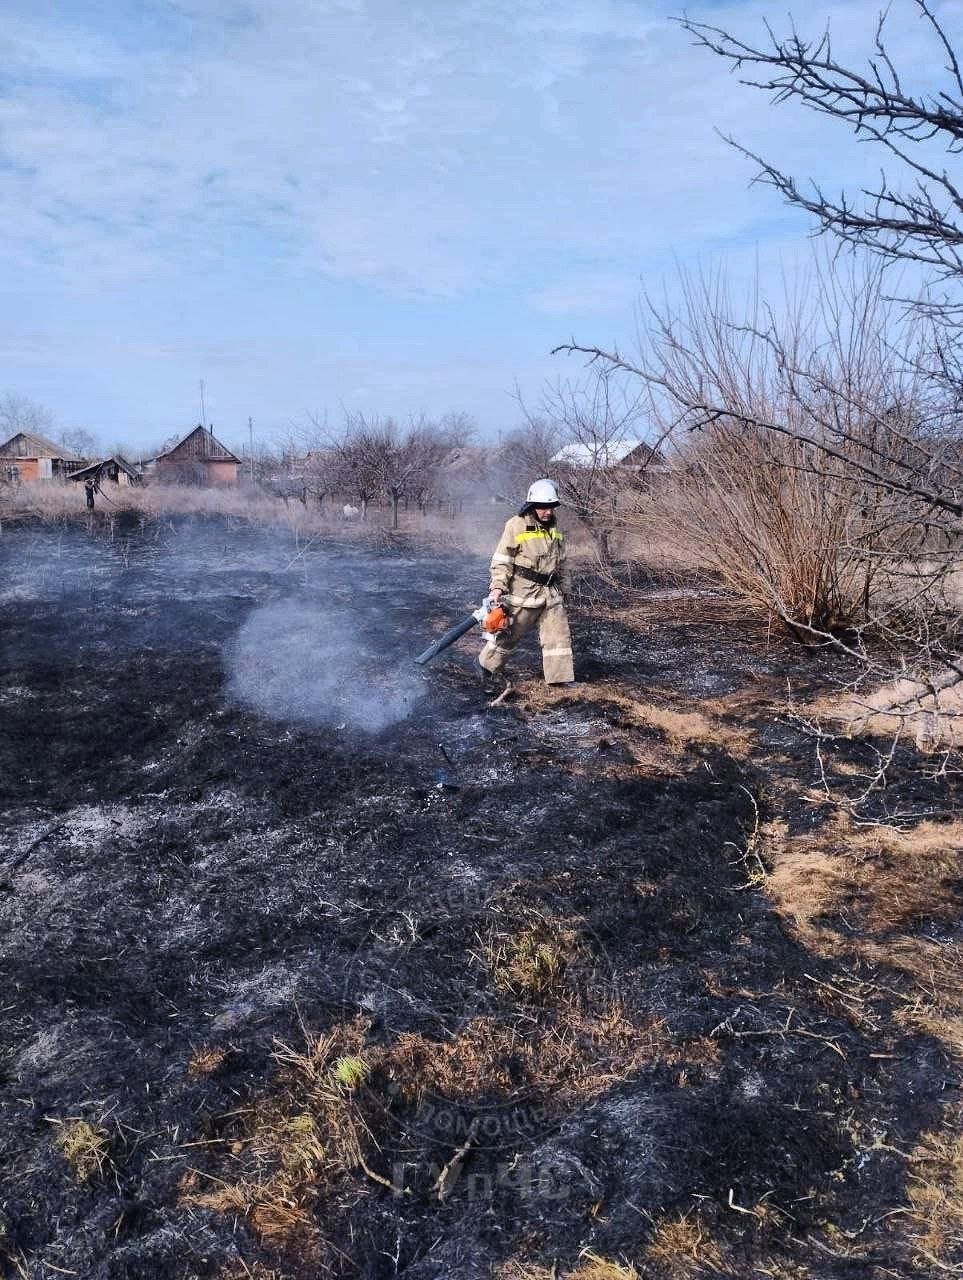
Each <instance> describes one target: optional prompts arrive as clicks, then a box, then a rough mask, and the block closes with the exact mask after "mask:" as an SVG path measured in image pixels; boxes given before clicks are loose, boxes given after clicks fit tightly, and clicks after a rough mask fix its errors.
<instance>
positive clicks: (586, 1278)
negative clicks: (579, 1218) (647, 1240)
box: [563, 1250, 639, 1280]
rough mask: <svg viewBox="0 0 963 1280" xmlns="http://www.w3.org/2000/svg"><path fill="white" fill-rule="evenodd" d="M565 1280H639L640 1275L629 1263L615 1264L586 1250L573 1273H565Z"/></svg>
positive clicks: (611, 1260) (609, 1259)
mask: <svg viewBox="0 0 963 1280" xmlns="http://www.w3.org/2000/svg"><path fill="white" fill-rule="evenodd" d="M563 1275H564V1276H565V1280H639V1273H638V1271H636V1269H635V1267H633V1266H632V1264H631V1263H629V1262H615V1261H614V1260H613V1259H611V1258H603V1257H601V1256H600V1255H599V1254H597V1253H591V1252H590V1251H588V1250H586V1252H585V1253H583V1254H582V1256H581V1258H580V1259H579V1263H578V1266H577V1267H575V1268H574V1270H572V1271H566V1272H563Z"/></svg>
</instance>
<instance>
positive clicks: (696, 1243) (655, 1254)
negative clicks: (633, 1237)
mask: <svg viewBox="0 0 963 1280" xmlns="http://www.w3.org/2000/svg"><path fill="white" fill-rule="evenodd" d="M646 1255H647V1257H648V1258H649V1259H650V1260H651V1261H652V1262H653V1263H655V1265H656V1266H657V1267H658V1268H659V1274H660V1275H664V1276H665V1280H694V1278H695V1277H698V1276H704V1275H707V1274H712V1275H717V1274H724V1271H723V1268H724V1258H723V1254H722V1250H721V1249H720V1248H719V1246H718V1244H716V1242H715V1241H714V1240H713V1239H712V1237H711V1236H710V1234H709V1230H708V1228H707V1227H706V1225H705V1223H704V1222H702V1221H701V1219H700V1218H699V1217H698V1215H697V1214H695V1213H693V1212H691V1211H690V1212H689V1213H681V1214H675V1215H672V1216H669V1217H664V1218H661V1219H659V1221H657V1222H656V1224H655V1229H654V1231H653V1233H652V1238H651V1240H650V1241H649V1246H648V1249H647V1250H646Z"/></svg>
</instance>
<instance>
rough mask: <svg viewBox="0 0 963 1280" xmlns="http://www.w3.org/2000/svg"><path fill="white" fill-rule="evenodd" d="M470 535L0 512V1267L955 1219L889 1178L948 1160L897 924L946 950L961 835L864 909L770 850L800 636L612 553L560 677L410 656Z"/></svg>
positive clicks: (792, 1247) (289, 1273)
mask: <svg viewBox="0 0 963 1280" xmlns="http://www.w3.org/2000/svg"><path fill="white" fill-rule="evenodd" d="M483 572H484V570H483V566H482V565H481V564H480V563H475V562H473V561H470V560H467V559H466V558H465V557H461V556H458V555H456V554H452V555H451V557H450V558H449V559H448V560H438V558H437V557H433V558H432V559H431V560H430V561H429V560H428V559H427V558H426V557H422V556H419V555H418V554H417V552H416V551H414V550H412V548H410V547H408V546H406V545H404V544H401V543H398V542H394V543H389V544H386V545H384V546H382V547H380V548H379V547H372V546H362V545H358V544H353V545H349V544H344V545H338V544H334V543H331V542H325V543H321V542H314V543H312V544H310V545H307V546H305V545H301V544H295V543H292V541H291V539H290V538H289V537H287V536H285V535H283V534H281V533H278V532H271V531H264V530H257V529H252V528H249V527H247V526H245V525H243V524H237V523H226V522H198V521H185V522H176V523H173V524H155V525H148V526H146V527H141V526H139V525H138V526H132V527H130V528H126V529H125V528H124V527H123V525H122V524H119V523H117V522H115V523H114V525H113V527H112V530H111V535H110V536H108V533H107V531H106V529H105V528H104V527H102V526H94V527H93V528H91V529H90V530H88V531H86V532H81V531H77V530H71V529H63V530H51V529H49V528H43V527H39V526H38V527H26V526H24V527H21V528H18V529H14V530H13V531H8V532H5V534H4V537H3V540H2V542H0V584H2V590H0V595H2V597H3V600H2V605H0V625H2V628H3V630H2V646H3V661H2V672H0V680H2V687H0V710H2V722H0V779H2V792H3V796H2V808H3V814H2V818H3V827H4V829H3V842H4V848H3V851H2V855H0V856H2V861H0V877H2V884H0V917H2V940H0V963H2V967H3V986H2V988H0V1020H2V1054H3V1056H2V1059H0V1073H2V1074H0V1097H2V1101H3V1105H2V1111H0V1161H2V1179H3V1182H2V1190H0V1271H2V1269H3V1268H4V1267H6V1270H7V1272H8V1273H9V1274H10V1275H23V1276H29V1277H31V1278H33V1277H38V1278H39V1277H41V1276H49V1275H53V1274H57V1273H58V1271H59V1272H64V1271H65V1272H67V1273H68V1274H75V1275H81V1276H85V1277H91V1278H94V1277H96V1278H97V1280H106V1278H108V1277H110V1278H112V1280H115V1278H116V1280H120V1278H122V1277H123V1278H125V1280H126V1278H129V1280H134V1278H135V1277H138V1278H140V1277H142V1278H143V1280H166V1278H167V1277H170V1278H171V1280H173V1278H174V1277H178V1278H180V1277H187V1276H198V1277H201V1276H216V1277H221V1278H222V1280H227V1278H228V1277H232V1278H233V1277H242V1276H245V1275H256V1276H262V1277H268V1276H277V1277H289V1278H291V1280H294V1278H296V1277H308V1276H317V1275H327V1274H332V1275H344V1276H356V1275H357V1276H365V1277H382V1276H384V1277H387V1276H393V1275H404V1276H408V1277H442V1276H454V1277H463V1278H465V1280H467V1278H468V1277H475V1276H487V1275H491V1274H493V1273H496V1272H497V1273H498V1274H501V1275H504V1276H506V1277H507V1276H517V1277H524V1276H531V1277H538V1276H543V1275H545V1276H547V1275H548V1274H550V1271H549V1270H548V1268H552V1267H557V1268H559V1269H560V1271H561V1274H563V1275H564V1274H579V1275H582V1274H584V1275H586V1276H588V1275H589V1271H588V1270H587V1268H589V1267H590V1266H597V1267H600V1266H602V1265H604V1264H603V1263H602V1262H600V1261H598V1259H605V1260H608V1262H609V1263H610V1264H611V1265H612V1266H613V1267H615V1266H616V1265H618V1266H621V1267H622V1268H623V1270H622V1271H616V1270H612V1271H609V1272H602V1271H599V1272H597V1275H598V1277H599V1278H600V1280H601V1277H602V1276H603V1275H607V1276H612V1277H615V1276H617V1275H626V1276H629V1275H632V1274H633V1271H632V1270H631V1268H632V1267H634V1268H635V1269H636V1273H637V1274H640V1275H644V1276H648V1277H652V1278H653V1280H654V1278H656V1277H662V1276H669V1277H673V1276H678V1277H687V1276H698V1275H711V1274H716V1275H720V1274H721V1275H732V1276H748V1275H769V1276H785V1277H790V1276H795V1277H810V1276H811V1277H833V1276H869V1275H874V1276H875V1275H879V1276H884V1275H910V1274H918V1273H919V1271H918V1269H919V1268H922V1269H923V1270H925V1269H926V1267H927V1266H928V1265H935V1266H937V1267H938V1268H943V1269H947V1268H951V1267H953V1266H955V1265H957V1264H958V1263H959V1262H960V1257H959V1254H958V1252H956V1250H957V1249H958V1239H957V1237H956V1236H954V1235H953V1230H955V1228H953V1229H952V1230H951V1231H950V1234H949V1235H948V1236H947V1237H946V1238H944V1237H942V1236H940V1235H939V1232H938V1229H937V1227H938V1223H937V1218H939V1217H942V1219H943V1220H946V1219H947V1216H948V1215H949V1217H950V1219H952V1211H953V1210H952V1203H951V1202H950V1201H947V1203H948V1204H949V1205H950V1208H949V1210H946V1209H945V1206H944V1207H943V1208H941V1207H940V1205H939V1203H938V1202H934V1201H933V1197H932V1196H931V1197H930V1199H929V1200H927V1199H926V1198H925V1197H923V1199H921V1198H920V1196H919V1195H917V1194H916V1193H915V1191H914V1187H915V1185H916V1182H919V1181H920V1179H921V1177H922V1176H923V1174H927V1171H928V1174H927V1176H928V1177H929V1182H930V1183H931V1184H933V1185H934V1186H935V1187H936V1191H935V1192H934V1193H933V1194H934V1195H936V1194H937V1192H939V1191H940V1188H941V1185H942V1183H943V1181H944V1180H945V1179H947V1178H949V1179H952V1177H953V1176H954V1172H953V1171H954V1168H956V1166H955V1165H954V1163H953V1161H954V1159H955V1158H956V1156H955V1155H954V1151H953V1150H952V1149H951V1148H950V1147H947V1148H946V1149H945V1150H944V1148H942V1147H940V1145H939V1141H938V1139H939V1135H940V1134H941V1133H943V1132H944V1131H946V1130H947V1126H949V1131H950V1132H952V1116H953V1115H954V1107H956V1106H957V1100H958V1092H957V1090H958V1085H959V1074H958V1060H957V1059H956V1058H955V1057H954V1054H953V1044H952V1042H951V1039H950V1038H949V1037H948V1035H947V1034H946V1026H947V1024H946V1022H945V1021H943V1022H941V1021H940V1020H939V1018H938V1017H937V1013H938V1012H940V1009H942V1013H943V1014H944V1015H945V1014H946V1008H945V1007H944V1006H940V1007H939V1008H938V1007H937V1006H938V1005H939V1001H938V999H937V995H936V994H935V987H934V995H933V1000H932V1002H931V1006H932V1009H934V1010H936V1012H934V1013H932V1016H930V1015H928V1014H927V1015H926V1016H924V1014H925V1010H924V1012H919V1011H918V1005H919V992H918V990H917V986H916V985H914V984H915V983H916V971H915V970H912V971H911V969H910V968H907V966H906V965H901V964H900V963H899V954H903V953H906V952H907V949H908V948H910V947H911V946H918V947H920V948H925V947H932V948H933V952H932V958H933V961H934V969H935V968H936V967H938V966H940V965H941V966H943V967H944V968H945V967H946V966H947V965H948V964H950V963H951V962H952V959H953V958H955V957H956V956H957V955H958V942H959V933H958V915H957V907H956V906H954V905H953V893H954V891H955V890H956V889H958V885H959V879H958V877H959V871H958V865H956V864H953V865H951V862H952V860H951V862H947V861H946V859H945V858H944V860H943V862H941V863H940V864H939V865H940V867H941V868H942V870H940V871H939V873H938V874H937V872H936V871H933V870H932V868H931V873H930V876H929V879H930V880H931V881H932V883H933V884H935V885H936V887H937V888H939V889H940V893H939V894H938V895H936V896H934V895H932V894H931V895H930V896H929V897H927V896H926V895H921V896H919V901H918V903H917V905H916V907H911V908H910V909H908V910H907V911H904V912H903V914H902V915H899V914H898V913H897V915H896V916H895V917H892V918H890V917H887V921H886V922H883V923H881V921H880V919H879V918H877V917H878V911H877V912H876V914H874V911H876V909H877V908H878V906H879V904H878V903H876V902H875V900H874V898H873V892H872V890H871V888H867V887H866V886H865V884H862V885H860V884H857V883H856V882H855V881H854V887H853V888H852V889H851V891H850V890H849V889H847V890H846V894H845V895H844V897H840V895H839V894H837V895H836V896H835V897H834V898H832V900H831V901H830V898H829V897H826V900H825V902H824V901H823V899H821V898H819V893H823V892H824V891H825V882H820V885H819V886H816V887H814V888H813V890H812V893H813V895H815V897H814V898H813V900H812V901H810V902H809V904H808V907H806V908H805V909H804V906H805V904H801V902H797V901H794V900H792V894H791V893H790V891H789V890H788V889H787V888H786V883H788V882H787V881H786V877H785V875H783V880H780V879H779V874H778V872H779V868H778V867H776V866H774V862H775V861H777V860H778V856H777V855H778V848H779V847H785V846H786V842H787V841H792V840H800V841H802V846H799V847H802V848H803V850H804V852H805V849H806V848H808V847H809V846H808V845H807V844H806V842H807V841H809V842H810V843H812V842H818V840H819V839H820V833H822V832H824V830H826V829H828V828H829V826H830V825H831V823H832V822H833V821H835V820H836V819H834V818H833V816H832V812H831V809H830V807H828V806H827V805H826V804H824V803H820V801H819V798H818V796H816V795H814V793H813V792H812V791H811V790H809V788H810V787H811V785H812V784H813V783H814V782H815V781H816V778H815V774H814V767H815V766H814V758H813V751H812V744H811V742H809V741H808V740H807V739H806V737H805V735H804V734H803V733H802V731H801V730H800V729H799V727H798V726H796V725H794V724H793V723H792V722H791V721H789V720H787V719H786V718H785V717H784V716H782V715H780V714H778V713H777V711H776V706H777V703H778V701H779V698H780V697H781V691H782V690H783V689H784V687H785V681H786V678H787V676H791V677H792V679H793V682H794V683H795V684H797V685H800V686H802V687H803V688H806V687H811V688H813V689H816V688H819V687H821V685H822V684H823V683H824V682H825V680H826V678H827V674H828V664H827V660H826V659H825V658H818V657H810V658H803V657H801V656H800V654H799V651H798V650H795V649H790V648H786V647H783V646H782V645H780V644H777V643H771V644H767V642H766V639H765V637H763V636H760V635H756V634H754V633H753V632H752V630H751V629H749V628H747V627H745V626H744V625H742V624H738V623H737V622H736V621H735V620H733V619H729V622H728V625H726V619H725V611H724V608H723V605H722V602H720V601H716V600H714V599H713V598H711V597H705V598H704V599H703V600H702V603H701V606H700V608H699V609H695V608H694V607H693V604H692V600H693V597H691V596H688V597H684V598H681V603H678V605H677V606H674V605H673V604H672V603H671V597H672V593H671V592H666V591H664V590H660V589H659V584H654V585H653V590H652V592H651V598H650V600H649V601H648V603H645V602H644V603H643V605H642V606H641V607H640V608H639V609H638V610H637V612H636V617H635V618H634V625H633V626H632V627H626V626H623V625H620V624H619V622H618V621H617V620H616V619H615V618H613V617H611V616H610V617H605V616H603V615H604V613H605V609H604V608H603V607H602V606H601V605H599V606H598V607H596V608H594V609H593V610H592V611H586V612H584V613H582V614H578V615H577V616H576V618H575V635H576V644H577V648H578V652H579V656H580V674H582V675H583V676H585V677H587V678H588V680H589V683H587V684H585V685H583V686H579V687H577V688H576V689H574V690H565V691H557V692H551V693H546V692H544V691H543V690H542V689H541V688H540V687H539V685H538V682H537V681H531V680H529V681H528V682H525V681H523V684H522V687H521V690H520V696H519V697H518V698H517V699H516V700H515V701H514V702H510V703H508V704H506V705H505V706H504V707H500V708H494V709H488V708H486V707H485V705H484V702H483V699H482V696H481V693H480V690H479V688H478V685H477V682H476V679H475V674H474V664H473V656H472V653H471V647H470V646H469V647H466V649H465V650H464V651H463V652H459V653H458V654H455V655H453V656H449V657H448V658H446V659H443V660H441V661H439V662H438V663H436V664H435V665H434V666H433V667H432V668H430V669H429V671H428V672H427V673H425V674H424V675H417V676H416V675H413V674H412V671H411V668H410V664H409V662H408V655H409V654H410V653H414V652H417V651H418V650H419V649H420V648H421V647H423V645H424V643H425V642H426V641H427V640H428V639H429V637H430V635H431V634H432V632H433V631H435V630H437V629H439V628H440V627H441V626H443V625H445V624H446V623H447V622H448V621H449V620H450V619H452V618H454V617H457V616H459V614H461V613H462V612H463V611H464V609H465V606H466V605H467V604H468V603H469V602H470V601H471V600H472V598H473V596H474V595H476V594H477V587H478V583H479V581H481V579H482V577H483ZM299 629H300V630H299ZM292 634H297V635H303V636H304V637H307V639H305V641H304V644H300V642H299V646H296V647H297V648H298V652H297V653H295V652H294V649H292V648H291V646H290V636H291V635H292ZM305 645H307V646H308V648H309V649H310V648H311V646H316V647H315V649H314V650H313V653H314V656H313V657H312V658H311V660H310V661H307V662H306V663H305V662H303V661H302V657H303V653H302V650H303V649H304V646H305ZM312 664H313V665H312ZM519 665H520V668H521V671H522V675H523V677H524V676H525V675H526V674H527V676H528V677H531V676H532V675H533V674H534V673H535V664H534V655H529V656H528V657H526V658H523V659H522V660H521V662H520V664H519ZM526 667H527V671H526ZM312 673H313V674H312ZM312 683H313V688H314V692H313V693H312V689H311V688H309V687H308V684H312ZM318 688H321V689H323V691H324V696H323V697H318V696H317V689H318ZM397 717H400V718H397ZM439 744H441V746H443V747H444V749H445V753H447V758H446V756H445V754H444V753H443V752H442V750H441V749H440V746H439ZM870 749H871V748H870ZM866 750H867V748H866V747H865V746H864V745H861V744H858V743H853V744H849V745H846V744H839V745H838V747H837V748H836V749H835V754H834V755H833V758H832V759H831V760H830V762H829V765H828V767H829V769H830V772H832V771H833V770H834V769H838V779H839V780H840V781H841V782H845V781H846V779H847V778H850V777H854V776H858V773H859V766H860V759H861V755H860V753H861V752H865V751H866ZM824 763H825V762H824ZM911 777H913V778H914V779H915V778H916V777H917V775H916V774H913V775H911V774H910V773H909V771H908V770H906V771H902V772H901V770H900V768H899V764H898V762H897V767H896V768H895V769H894V771H893V774H892V778H893V781H892V784H891V787H890V790H889V794H888V796H887V798H886V803H889V804H893V803H894V800H893V796H894V794H896V795H897V796H898V798H899V804H900V805H901V806H902V812H904V813H909V814H910V817H909V818H908V819H906V818H904V821H903V827H904V828H905V829H907V830H909V829H911V828H913V827H914V825H915V826H918V825H919V824H920V823H923V822H929V823H930V826H931V827H932V826H933V825H934V824H935V825H936V827H937V828H939V824H940V823H943V822H946V821H948V817H949V815H950V814H951V812H952V797H951V796H950V795H949V793H948V791H947V781H946V779H945V778H943V779H935V780H933V781H932V782H930V783H919V782H918V781H913V782H911V781H910V778H911ZM900 788H902V789H903V790H902V791H900ZM904 793H905V794H904ZM880 803H882V801H881V802H880ZM837 834H838V833H837ZM894 838H895V837H894ZM948 838H949V837H948ZM840 840H841V841H842V845H846V840H847V836H846V834H845V832H844V833H843V834H842V835H841V836H838V839H837V844H838V843H839V841H840ZM779 842H782V844H781V846H780V843H779ZM857 843H858V842H857ZM864 843H865V842H864ZM794 847H796V846H794ZM854 847H855V846H854ZM860 847H861V849H862V850H863V854H864V855H865V856H862V855H861V856H862V861H861V862H859V865H860V866H861V865H862V863H863V862H865V861H866V860H867V859H869V860H870V861H872V858H870V855H869V854H868V853H866V852H865V848H863V846H860ZM825 853H826V851H825V848H823V849H822V853H821V856H823V857H825ZM797 854H798V848H797ZM890 855H891V856H892V851H890ZM873 856H874V857H876V858H877V859H880V858H885V857H886V856H887V854H886V852H885V850H882V851H880V850H877V851H876V853H875V854H874V855H873ZM812 865H815V864H805V862H804V863H802V864H801V866H802V868H803V872H805V871H806V868H807V866H808V867H810V869H811V866H812ZM847 865H848V864H847ZM954 865H955V866H956V869H955V870H954ZM797 879H798V877H797ZM784 882H786V883H784ZM793 883H796V881H793ZM780 886H781V887H780ZM801 897H802V898H805V894H802V895H801ZM915 901H916V900H915V899H914V902H915ZM814 904H815V905H814ZM957 905H958V904H957ZM809 908H811V909H809ZM887 948H892V949H893V955H888V954H887ZM900 949H902V950H900ZM934 983H935V985H936V986H938V985H939V984H938V982H937V981H936V979H935V977H934ZM914 1001H915V1002H916V1003H915V1004H914ZM913 1009H917V1011H918V1012H917V1016H911V1015H912V1010H913ZM908 1010H909V1011H910V1012H909V1013H908V1012H907V1011H908ZM934 1135H935V1137H934ZM941 1161H942V1163H941ZM927 1162H928V1163H927ZM921 1170H922V1174H921V1172H920V1171H921ZM914 1179H915V1180H916V1181H915V1182H914ZM934 1204H935V1207H934ZM937 1210H939V1212H937ZM586 1250H588V1251H590V1253H591V1255H594V1256H595V1258H596V1261H595V1262H592V1261H591V1260H590V1259H589V1260H588V1261H587V1260H586V1259H587V1258H588V1255H587V1254H586ZM928 1259H929V1260H930V1261H929V1262H928V1261H927V1260H928ZM933 1259H935V1263H933V1262H932V1260H933Z"/></svg>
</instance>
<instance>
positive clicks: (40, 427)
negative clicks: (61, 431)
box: [0, 391, 54, 443]
mask: <svg viewBox="0 0 963 1280" xmlns="http://www.w3.org/2000/svg"><path fill="white" fill-rule="evenodd" d="M53 430H54V415H53V414H52V413H51V411H50V410H49V409H48V408H46V407H45V406H44V405H42V404H38V403H37V402H36V401H35V400H30V399H29V398H28V397H27V396H20V395H15V394H14V393H13V392H12V391H8V392H6V393H5V394H4V395H3V396H2V397H0V443H2V442H3V441H4V440H8V439H9V438H10V436H15V435H18V434H19V433H20V432H21V431H25V432H27V433H28V434H31V435H39V436H49V435H50V434H51V433H52V432H53Z"/></svg>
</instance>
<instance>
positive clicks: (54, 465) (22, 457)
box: [0, 431, 84, 484]
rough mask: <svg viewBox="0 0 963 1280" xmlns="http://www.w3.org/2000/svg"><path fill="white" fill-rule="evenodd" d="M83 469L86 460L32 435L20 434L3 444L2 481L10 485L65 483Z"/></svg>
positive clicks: (0, 476)
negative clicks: (64, 481)
mask: <svg viewBox="0 0 963 1280" xmlns="http://www.w3.org/2000/svg"><path fill="white" fill-rule="evenodd" d="M83 465H84V460H83V458H80V457H78V456H77V454H76V453H72V452H71V450H70V449H66V448H64V446H63V445H62V444H54V443H53V442H52V441H50V440H45V439H44V438H43V436H37V435H33V434H32V433H31V432H29V431H18V432H17V434H16V435H15V436H11V437H10V439H9V440H6V441H5V442H4V443H3V444H0V481H3V480H5V481H7V482H8V483H10V484H27V483H30V482H32V481H34V480H64V479H66V478H67V476H69V475H70V474H71V473H72V472H73V471H75V470H77V468H78V467H82V466H83Z"/></svg>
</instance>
